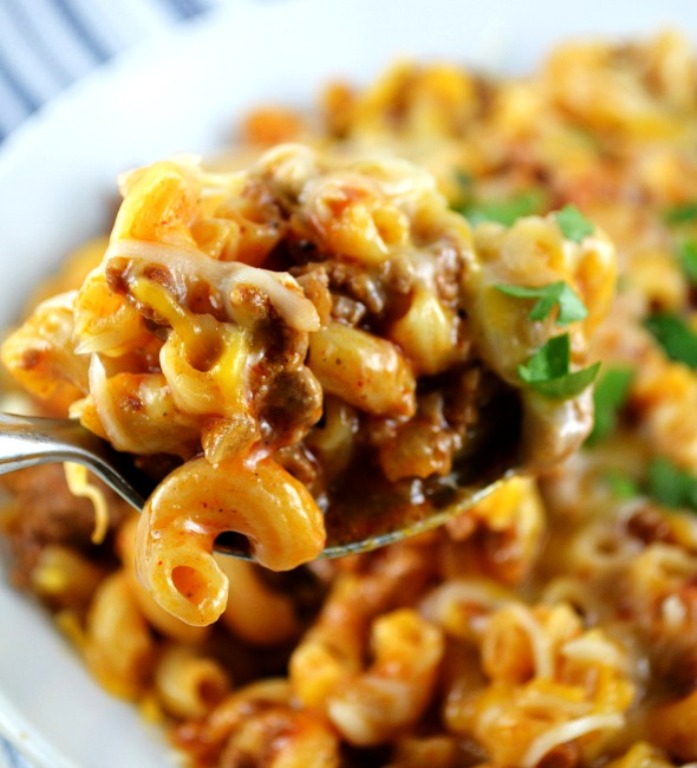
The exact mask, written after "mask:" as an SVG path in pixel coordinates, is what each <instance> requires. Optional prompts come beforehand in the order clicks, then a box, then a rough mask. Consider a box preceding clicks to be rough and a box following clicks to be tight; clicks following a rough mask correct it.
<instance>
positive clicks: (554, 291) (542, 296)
mask: <svg viewBox="0 0 697 768" xmlns="http://www.w3.org/2000/svg"><path fill="white" fill-rule="evenodd" d="M495 287H496V289H497V290H499V291H501V293H505V294H506V295H507V296H515V297H516V298H518V299H537V301H536V302H535V304H534V305H533V308H532V309H531V310H530V315H529V317H530V319H531V320H544V319H545V318H546V317H547V316H548V315H549V313H550V312H551V311H552V310H553V309H554V307H555V306H558V307H559V315H558V317H557V324H558V325H568V324H569V323H573V322H576V321H577V320H584V319H585V318H586V317H587V316H588V310H587V309H586V307H585V305H584V303H583V302H582V301H581V299H580V297H579V295H578V294H577V293H576V291H574V289H573V288H572V287H571V286H570V285H568V284H567V283H565V282H564V281H562V280H560V281H559V282H557V283H548V284H547V285H542V286H540V287H539V288H526V287H524V286H521V285H497V286H495Z"/></svg>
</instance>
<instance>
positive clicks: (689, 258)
mask: <svg viewBox="0 0 697 768" xmlns="http://www.w3.org/2000/svg"><path fill="white" fill-rule="evenodd" d="M677 257H678V261H679V262H680V266H681V267H682V270H683V272H684V273H685V276H686V277H687V279H688V280H689V281H690V283H692V285H697V242H695V241H694V240H685V241H683V242H682V243H680V244H679V245H678V247H677Z"/></svg>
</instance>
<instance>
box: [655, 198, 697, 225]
mask: <svg viewBox="0 0 697 768" xmlns="http://www.w3.org/2000/svg"><path fill="white" fill-rule="evenodd" d="M695 219H697V200H691V201H690V202H689V203H682V204H681V205H676V206H673V207H672V208H666V210H665V211H663V221H665V223H666V224H672V225H674V224H686V223H688V222H690V221H694V220H695Z"/></svg>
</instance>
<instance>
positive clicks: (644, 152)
mask: <svg viewBox="0 0 697 768" xmlns="http://www.w3.org/2000/svg"><path fill="white" fill-rule="evenodd" d="M119 186H120V193H121V196H122V202H121V204H120V207H119V210H118V213H117V215H116V217H115V220H114V223H113V227H112V229H111V233H110V236H109V238H108V241H105V240H103V239H100V240H99V241H95V242H94V243H92V244H89V245H88V246H86V247H85V248H84V249H82V250H81V251H80V252H79V253H78V254H77V255H76V256H75V257H74V258H73V259H71V261H69V262H68V263H67V264H66V266H65V268H64V270H63V271H62V272H61V274H60V276H59V277H58V278H56V279H55V280H53V281H51V282H50V284H47V287H46V289H45V290H44V291H42V292H41V294H40V295H38V296H37V298H36V299H35V300H34V301H33V302H32V303H31V304H30V306H29V307H28V311H27V316H26V318H25V319H24V320H23V322H22V324H21V325H20V326H18V328H16V329H15V330H14V331H13V332H12V333H11V334H10V335H9V336H8V337H7V339H6V340H5V342H4V344H3V346H2V359H3V361H4V363H5V365H6V367H7V368H8V369H9V371H10V372H11V373H12V375H13V377H14V380H15V382H16V384H15V385H7V387H8V395H9V394H12V395H13V396H16V390H15V389H13V387H15V386H18V387H21V389H22V390H23V391H25V392H27V393H29V396H30V398H31V401H30V404H31V407H32V408H33V409H34V410H35V411H36V412H41V413H50V414H60V415H68V414H69V415H70V416H72V417H73V418H77V419H79V420H80V421H81V422H82V423H83V424H84V425H85V426H86V427H88V428H89V429H91V430H92V431H94V432H96V433H97V434H98V435H100V436H102V437H103V438H105V439H107V440H109V441H110V442H111V443H112V444H113V445H114V446H115V447H116V448H117V449H119V450H121V451H124V452H129V453H132V454H134V456H135V459H136V460H137V462H138V464H139V466H141V467H142V469H143V470H144V471H145V472H147V473H149V474H150V475H151V476H152V478H153V482H154V485H155V486H156V487H155V490H154V492H153V494H152V496H151V497H150V499H149V500H148V502H147V504H146V507H145V509H144V510H143V512H142V513H141V514H140V515H136V514H135V513H133V511H132V510H129V509H127V508H126V505H125V504H124V503H123V502H122V501H120V500H119V499H117V498H116V497H115V496H114V495H113V494H112V493H111V492H110V491H108V490H107V489H106V488H104V487H103V486H102V485H101V484H99V482H98V481H96V480H92V479H89V481H87V480H85V478H84V477H82V478H76V475H75V472H74V470H73V471H72V475H71V470H70V469H69V470H68V480H70V481H71V482H70V483H66V479H65V477H64V475H63V472H62V469H61V468H58V467H38V468H35V469H32V470H27V471H25V472H22V473H17V474H15V475H12V476H8V477H6V478H4V480H3V483H4V485H5V487H6V489H7V490H8V492H9V493H8V498H9V500H8V502H7V503H6V505H5V507H3V510H2V517H1V518H0V522H2V527H3V530H4V532H5V533H6V535H7V538H8V540H9V542H10V544H11V548H12V552H13V554H14V562H15V566H14V570H13V575H14V578H15V581H16V582H17V585H18V586H19V587H20V588H24V589H26V590H29V591H30V592H32V593H33V594H35V595H37V596H38V597H39V598H40V599H41V601H42V602H43V603H44V604H45V605H46V607H47V608H48V609H49V610H50V611H51V612H52V613H53V615H54V616H55V618H56V623H57V625H58V627H59V628H60V629H61V630H62V631H63V632H64V633H65V634H66V636H67V637H68V638H69V640H70V641H71V642H72V643H73V644H74V646H75V647H76V649H77V651H78V652H79V653H80V654H81V655H82V656H83V658H84V659H85V662H86V665H87V667H88V668H89V670H90V671H91V672H92V673H93V674H94V675H95V676H96V677H97V679H98V680H99V681H100V682H101V683H102V684H103V685H104V686H105V687H106V688H107V689H108V690H109V691H110V692H111V693H114V694H116V695H119V696H122V697H124V698H127V699H129V700H131V701H133V702H135V703H137V704H138V705H139V706H140V707H141V709H142V711H143V712H144V713H145V714H146V715H147V716H148V717H151V718H154V719H157V720H160V721H161V722H162V723H163V724H165V725H166V727H167V728H168V729H169V732H170V733H171V737H172V741H173V743H174V744H175V745H176V746H177V747H178V748H179V749H180V750H181V751H182V752H183V753H184V754H185V755H186V757H187V759H188V760H189V761H190V763H191V765H192V766H196V768H216V767H218V768H248V767H249V766H257V768H271V767H273V768H282V767H283V768H287V767H295V766H297V767H298V768H334V767H336V768H359V767H360V768H371V767H372V766H375V768H415V767H416V766H418V767H421V766H424V765H429V766H431V767H432V768H464V767H467V766H472V767H478V768H559V767H561V768H597V767H599V766H608V767H609V768H640V767H643V768H645V767H646V766H651V767H653V766H655V767H656V768H667V767H668V766H680V765H684V766H689V765H692V764H694V763H695V762H697V737H696V734H697V728H696V727H695V725H697V693H696V691H697V618H696V617H697V612H696V611H695V607H696V606H697V602H696V595H697V592H696V591H695V584H696V583H697V519H696V518H695V516H694V512H695V510H697V453H696V451H695V445H697V442H696V436H697V419H696V418H695V413H696V410H695V406H696V405H697V374H696V373H695V371H696V370H697V352H696V351H695V350H697V325H696V321H695V317H696V315H695V297H696V296H697V293H696V292H695V285H696V284H697V58H696V57H695V55H694V53H693V51H692V50H691V48H690V45H689V44H688V43H687V42H686V41H685V40H683V39H682V38H681V37H680V36H679V35H677V34H675V33H673V32H665V33H661V34H658V35H656V36H655V37H653V38H649V39H647V40H645V41H637V42H628V43H608V42H597V41H596V42H594V41H589V42H579V43H573V44H567V45H564V46H561V47H559V48H558V49H557V50H556V51H553V52H552V53H551V54H550V56H549V57H548V59H547V60H546V62H545V63H544V65H543V66H542V67H541V69H540V70H539V71H538V72H536V73H533V74H531V75H528V76H526V77H521V78H515V79H513V78H507V79H496V78H494V77H491V76H483V75H480V74H479V73H476V72H472V71H469V70H467V69H465V68H463V67H461V66H459V65H457V64H448V63H419V62H409V61H404V62H399V63H397V64H396V65H395V66H394V67H393V68H392V69H391V70H389V71H388V72H386V73H384V74H383V75H382V76H381V77H379V78H378V79H377V80H376V82H375V83H373V84H372V85H369V86H368V87H366V88H362V89H360V88H355V87H353V86H352V85H350V84H347V83H341V82H335V83H332V84H329V85H328V86H327V87H326V88H325V90H324V91H323V93H322V94H321V95H320V99H319V104H318V107H317V109H316V111H315V113H314V114H313V115H311V116H310V115H304V114H301V113H300V112H296V111H293V110H291V109H285V108H281V107H277V106H271V107H269V106H261V107H260V108H259V109H258V110H256V111H254V112H252V113H250V114H249V115H248V116H246V117H245V118H244V120H243V122H242V126H241V130H240V137H239V142H238V145H237V146H236V147H234V148H233V149H232V150H231V151H230V153H229V154H226V155H225V156H223V157H220V158H217V159H215V160H211V161H209V162H208V163H206V164H202V163H201V162H200V161H199V160H198V159H197V158H195V157H193V156H181V157H175V158H169V159H166V160H163V161H161V162H158V163H155V164H153V165H151V166H148V167H145V168H141V169H137V170H134V171H130V172H128V173H125V174H124V175H123V176H122V177H121V179H120V180H119ZM10 390H11V391H10ZM512 464H513V465H515V467H516V470H517V471H516V472H515V473H512V472H509V473H505V474H504V476H503V477H500V478H499V481H498V482H497V483H496V484H494V486H493V487H491V488H489V489H488V493H487V494H485V495H482V496H478V497H476V498H475V499H473V498H472V495H471V490H472V487H473V486H474V485H476V481H477V479H478V478H479V479H480V480H485V481H488V480H490V479H491V477H492V476H493V477H498V475H497V473H496V470H500V469H501V467H504V468H506V469H509V468H510V467H511V465H512ZM94 501H96V509H95V506H94V505H93V502H94ZM102 503H103V504H102ZM104 509H106V510H107V512H106V513H105V512H104ZM96 512H99V515H98V522H99V529H98V531H97V533H99V537H98V538H97V540H96V541H95V540H94V539H95V537H94V535H93V534H94V533H95V517H96V516H97V515H96ZM433 514H436V519H437V520H438V521H439V522H444V524H443V525H441V526H439V527H433V528H429V527H428V525H425V524H424V520H425V519H426V518H428V517H429V516H431V515H433ZM446 520H447V521H446ZM398 525H407V526H411V527H412V530H413V531H414V532H415V535H413V536H410V537H408V538H405V539H404V540H401V541H398V542H393V543H391V544H389V545H388V546H384V547H380V548H376V549H374V550H373V551H367V552H362V553H355V554H351V555H348V556H346V557H342V558H338V559H326V558H322V557H320V555H321V553H322V552H323V550H324V549H325V548H326V547H329V549H330V550H331V548H332V547H334V546H336V545H338V544H341V543H342V541H343V539H342V536H356V537H358V538H370V537H371V536H376V539H377V540H379V541H384V540H385V537H384V536H383V535H384V534H389V532H390V531H392V530H393V529H394V528H395V527H396V526H398ZM337 532H339V533H337ZM381 536H383V538H380V537H381ZM386 538H389V535H388V536H387V537H386ZM241 539H243V542H242V545H241V546H242V547H247V549H248V551H249V554H250V556H251V558H252V560H251V561H242V560H233V559H231V558H229V557H227V556H226V555H223V554H221V553H220V552H216V548H220V549H222V547H223V545H224V544H225V542H226V541H228V542H230V541H232V542H233V544H235V545H238V544H239V542H240V540H241ZM238 548H239V547H238Z"/></svg>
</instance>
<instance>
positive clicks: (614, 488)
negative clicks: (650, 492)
mask: <svg viewBox="0 0 697 768" xmlns="http://www.w3.org/2000/svg"><path fill="white" fill-rule="evenodd" d="M602 479H603V481H604V482H605V484H606V485H607V486H608V488H609V489H610V493H611V494H612V495H613V496H614V497H615V498H616V499H620V500H622V499H633V498H634V497H636V496H639V495H640V494H641V488H640V487H639V485H638V483H636V482H635V481H634V480H633V479H632V478H631V477H629V475H626V474H624V473H623V472H620V471H619V470H616V469H609V470H608V471H607V472H604V473H603V478H602Z"/></svg>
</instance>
